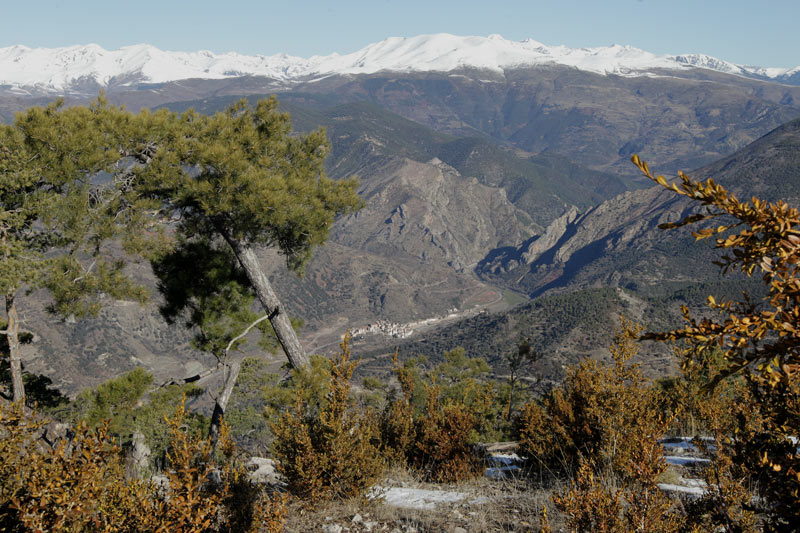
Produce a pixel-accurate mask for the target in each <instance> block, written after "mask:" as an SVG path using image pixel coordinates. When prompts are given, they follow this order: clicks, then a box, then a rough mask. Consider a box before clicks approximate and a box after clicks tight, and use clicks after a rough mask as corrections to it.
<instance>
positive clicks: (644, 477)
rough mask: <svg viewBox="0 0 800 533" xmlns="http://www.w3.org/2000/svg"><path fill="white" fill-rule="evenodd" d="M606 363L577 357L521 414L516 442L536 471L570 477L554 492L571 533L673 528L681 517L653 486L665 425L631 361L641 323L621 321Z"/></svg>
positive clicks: (663, 467)
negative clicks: (551, 468)
mask: <svg viewBox="0 0 800 533" xmlns="http://www.w3.org/2000/svg"><path fill="white" fill-rule="evenodd" d="M620 322H621V325H620V329H619V330H618V331H617V334H616V336H615V338H614V341H613V343H612V345H611V347H610V351H611V356H612V358H613V361H614V362H613V364H611V365H608V364H602V363H598V362H597V361H589V360H585V361H582V362H581V363H580V364H578V365H576V366H573V367H570V368H569V369H568V370H567V378H566V380H565V381H564V383H563V384H562V385H560V386H559V387H557V388H556V389H554V390H553V391H552V392H551V394H550V395H549V396H548V397H546V398H545V399H544V401H543V402H542V403H541V404H528V405H526V406H525V408H524V410H523V413H522V417H521V418H522V422H521V435H520V443H521V447H522V450H523V452H524V453H527V454H530V455H531V456H532V457H533V458H534V459H535V460H536V461H538V465H539V467H540V468H546V467H549V466H550V465H551V464H553V463H556V464H555V470H556V471H559V472H561V473H563V472H566V473H568V474H572V473H573V472H574V473H575V474H574V477H572V479H571V480H570V483H569V485H568V486H567V487H565V488H564V489H563V490H561V491H559V492H558V493H556V494H555V495H554V496H553V502H554V503H555V505H556V507H557V508H558V509H559V510H561V511H562V512H563V513H565V515H566V521H567V526H568V528H569V529H570V530H571V531H581V532H584V531H585V532H589V531H609V532H610V531H662V532H672V531H678V529H679V527H680V526H681V524H682V519H681V517H680V515H679V514H678V513H677V511H676V510H675V509H674V505H673V502H672V501H670V500H669V499H668V498H667V497H666V496H665V495H664V494H663V493H662V492H661V491H660V490H659V489H658V479H659V477H660V476H661V475H662V474H663V473H664V472H665V470H666V463H665V462H664V459H663V457H662V454H663V450H662V446H661V444H660V443H659V440H658V439H659V438H660V437H661V436H662V435H663V434H664V432H665V431H666V429H667V428H668V427H669V426H670V424H671V423H672V417H671V416H664V414H663V413H662V412H661V411H660V410H659V408H658V407H659V404H658V401H657V399H658V398H657V395H656V394H655V393H654V391H653V389H652V388H651V387H649V386H648V385H647V384H646V382H645V380H644V378H643V376H642V375H641V373H640V372H639V369H638V366H637V365H631V364H629V360H630V359H631V358H632V357H633V356H634V355H635V354H636V353H637V351H638V344H637V343H636V339H637V338H638V336H639V334H640V332H641V327H640V326H637V325H634V324H632V323H631V322H629V321H627V320H625V319H624V318H622V319H621V320H620Z"/></svg>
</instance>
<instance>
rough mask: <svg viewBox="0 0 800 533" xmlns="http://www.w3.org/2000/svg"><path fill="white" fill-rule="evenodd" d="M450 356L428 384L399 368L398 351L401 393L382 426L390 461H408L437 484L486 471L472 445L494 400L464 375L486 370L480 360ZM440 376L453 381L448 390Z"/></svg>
mask: <svg viewBox="0 0 800 533" xmlns="http://www.w3.org/2000/svg"><path fill="white" fill-rule="evenodd" d="M445 355H446V356H447V357H446V360H445V363H444V364H443V365H439V367H437V369H435V371H434V372H432V373H431V374H430V375H428V378H427V380H424V379H422V378H421V376H420V375H419V373H418V371H415V370H416V369H414V368H413V367H409V366H407V365H404V366H400V365H399V364H398V362H397V353H395V356H394V367H395V375H396V376H397V379H398V381H399V382H400V395H399V396H398V397H397V398H395V399H394V400H393V401H392V402H390V403H389V404H388V405H387V407H386V409H385V410H384V412H383V416H382V417H381V424H380V427H381V446H382V450H383V453H384V454H385V455H386V456H387V458H388V459H389V460H390V461H393V462H405V463H406V464H407V465H408V466H410V467H412V468H413V469H415V470H417V471H418V472H419V473H421V474H422V476H423V477H424V478H425V479H427V480H430V481H437V482H443V481H444V482H452V481H459V480H461V479H466V478H470V477H474V476H476V475H478V474H479V473H480V472H481V470H482V463H481V461H480V460H479V459H478V458H477V457H476V456H475V454H474V453H473V450H472V447H471V444H473V443H474V442H475V441H476V440H477V437H478V434H479V430H480V429H481V427H482V422H484V421H485V420H486V414H487V413H489V412H491V405H492V404H493V402H494V396H493V394H492V388H491V386H488V387H487V386H486V385H485V384H483V383H479V382H477V381H475V380H474V379H473V376H469V377H467V378H464V376H463V372H464V369H465V368H466V372H467V373H477V372H481V371H483V369H482V368H481V367H480V363H479V362H478V363H477V364H475V365H473V364H472V363H469V364H467V365H465V364H464V361H463V360H462V359H463V357H464V355H463V350H454V351H451V352H448V353H447V354H445ZM483 364H485V362H484V363H483ZM439 376H445V379H448V380H449V381H450V386H449V387H448V388H447V389H443V388H442V386H441V385H439V383H438V380H437V378H438V377H439ZM420 387H421V388H422V389H423V391H424V392H423V398H424V400H425V405H424V408H423V409H421V410H419V411H417V410H416V409H415V408H414V399H415V396H416V395H417V394H418V390H419V388H420Z"/></svg>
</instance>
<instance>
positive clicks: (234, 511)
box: [0, 405, 285, 532]
mask: <svg viewBox="0 0 800 533" xmlns="http://www.w3.org/2000/svg"><path fill="white" fill-rule="evenodd" d="M184 416H185V410H184V408H183V405H181V406H180V407H179V409H178V410H177V412H176V413H175V415H174V416H173V417H172V418H171V419H169V420H168V424H169V427H170V431H171V435H172V441H171V445H170V452H169V457H168V459H169V467H168V470H167V478H168V487H166V488H165V489H164V490H161V489H159V488H157V487H156V486H155V485H153V484H152V483H149V482H147V481H141V480H137V479H130V478H127V477H126V476H125V465H124V460H123V456H122V454H121V450H120V448H119V447H118V446H117V444H116V443H115V441H114V440H113V439H112V438H111V437H110V436H109V434H108V422H106V423H103V424H101V425H100V426H99V427H98V428H96V429H89V428H87V426H86V425H85V424H83V425H80V426H78V427H77V428H76V429H75V432H74V435H73V436H72V437H71V438H69V439H66V438H65V439H62V440H60V441H59V442H58V443H57V444H56V445H55V446H54V447H52V448H51V447H50V446H48V445H46V444H44V443H42V442H41V441H40V440H39V437H40V434H41V428H42V426H43V425H44V421H42V420H39V419H38V418H37V417H36V415H35V414H33V415H31V414H24V413H23V412H22V410H21V408H19V407H18V406H14V405H12V406H7V405H0V432H1V433H2V440H0V462H1V464H2V466H0V469H2V475H3V477H2V480H0V497H2V501H0V513H1V514H0V526H2V528H3V530H7V531H79V532H81V531H86V532H89V531H91V532H94V531H108V532H139V531H163V532H166V531H178V532H213V531H280V530H281V529H282V520H283V517H284V515H285V507H284V503H285V500H283V499H281V498H274V499H271V498H268V497H267V496H266V495H265V494H263V493H261V491H257V490H255V489H254V488H253V487H252V486H248V489H249V490H250V491H251V494H254V497H252V498H251V500H250V503H252V504H253V505H251V506H250V507H249V508H248V509H250V510H252V511H250V512H247V513H242V510H241V508H240V507H235V506H233V505H232V504H234V503H239V504H241V503H242V499H241V498H239V497H236V496H237V494H236V490H237V486H238V487H239V489H238V490H241V489H242V487H244V486H245V485H244V481H245V480H244V479H243V477H242V476H243V475H244V470H243V469H242V468H241V467H240V466H239V465H237V464H236V463H235V461H227V462H225V463H224V464H222V465H220V466H217V465H216V464H215V463H214V462H213V461H212V457H211V452H210V445H209V444H208V441H207V440H206V439H201V438H199V437H197V436H194V435H191V434H190V433H189V432H187V431H185V428H184V427H183V419H184ZM222 446H223V447H226V446H228V450H229V451H231V450H232V448H230V446H229V445H228V444H227V443H226V442H223V444H222ZM212 472H214V473H218V474H219V480H220V481H219V482H218V483H212V482H211V479H212V476H211V474H212ZM246 503H247V502H246ZM234 519H237V520H234Z"/></svg>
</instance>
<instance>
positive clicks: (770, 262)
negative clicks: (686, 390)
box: [632, 156, 800, 531]
mask: <svg viewBox="0 0 800 533" xmlns="http://www.w3.org/2000/svg"><path fill="white" fill-rule="evenodd" d="M632 160H633V162H634V164H636V165H637V166H638V167H639V169H640V170H641V171H642V173H643V174H644V175H645V176H647V177H648V178H649V179H651V180H653V181H654V182H656V183H658V184H659V185H661V186H662V187H665V188H666V189H668V190H671V191H672V192H674V193H676V194H678V195H681V196H685V197H688V198H690V199H692V200H693V201H695V202H698V203H699V204H700V205H702V206H704V209H703V211H702V212H698V213H695V214H692V215H689V216H687V217H686V218H684V219H683V220H681V221H678V222H674V223H669V224H663V225H662V226H661V227H662V228H664V229H669V228H675V227H680V226H686V225H690V224H697V223H699V222H703V221H709V220H715V221H718V222H719V225H716V226H712V227H706V228H702V229H699V230H697V231H696V232H695V233H694V236H695V238H696V239H704V238H708V237H712V236H715V235H718V236H719V237H717V239H716V247H717V248H719V249H721V250H725V251H726V252H727V253H726V254H725V255H723V256H722V258H721V259H720V260H719V261H717V262H716V263H717V264H718V265H719V266H720V267H721V270H722V272H723V274H725V273H729V272H731V271H736V270H738V271H740V272H742V273H744V274H745V275H746V276H748V277H749V276H752V275H753V274H754V273H756V271H758V272H760V273H761V277H762V279H763V282H764V285H765V287H766V288H767V290H768V294H767V296H766V297H765V298H763V300H761V301H754V300H753V299H751V298H750V297H749V296H748V295H746V294H745V295H743V298H742V299H741V300H740V301H720V302H718V301H716V299H715V298H714V297H713V296H709V297H708V306H709V308H710V309H711V310H712V311H714V312H715V314H716V316H713V315H710V316H708V317H706V318H703V319H699V320H698V319H696V318H694V317H692V315H691V313H690V312H689V310H688V308H686V307H684V308H683V309H682V310H683V314H684V319H685V324H684V327H682V328H680V329H676V330H673V331H669V332H664V333H658V334H652V335H650V338H653V339H657V340H667V341H674V340H684V341H686V342H687V343H688V344H689V345H690V347H691V348H692V349H691V350H688V351H687V352H686V358H685V359H684V366H688V365H692V364H694V363H695V362H696V361H697V360H698V358H705V357H707V356H708V354H709V353H711V352H713V351H721V352H722V361H721V363H722V364H721V370H720V372H719V373H718V375H717V376H715V377H714V379H713V380H712V381H711V384H710V385H709V388H710V387H713V386H714V385H716V384H718V383H721V382H723V381H724V380H726V379H729V378H730V377H738V379H741V380H742V381H743V382H744V384H745V386H746V389H747V391H748V394H749V400H748V401H747V403H746V404H744V405H743V408H740V407H741V406H742V404H739V406H736V405H734V410H733V411H731V414H732V415H733V416H732V417H731V418H732V420H733V425H732V428H731V429H730V430H728V431H723V432H721V434H719V435H717V437H718V439H717V448H718V449H717V451H716V461H715V464H718V465H721V466H723V468H721V469H720V470H719V472H717V473H714V472H710V473H711V474H713V477H717V478H718V479H719V481H718V482H717V488H718V490H716V491H709V495H708V497H707V498H706V499H707V500H710V501H708V502H707V503H708V505H709V506H710V507H709V510H710V514H709V516H715V517H716V518H715V519H714V520H716V521H715V522H714V525H715V526H719V527H725V528H728V529H730V528H733V527H741V528H742V529H745V528H747V527H750V526H749V524H750V523H751V516H750V513H748V512H744V513H742V512H741V511H742V508H743V507H749V508H751V510H756V511H757V512H759V513H760V514H761V515H762V517H763V518H764V520H765V524H764V525H765V528H766V529H768V530H774V531H797V530H798V528H800V451H798V442H797V438H798V428H800V328H799V327H798V323H800V211H798V210H797V209H796V208H794V207H789V206H788V205H787V204H786V203H784V202H783V201H777V202H775V203H768V202H765V201H763V200H760V199H758V198H755V197H753V198H752V199H751V200H750V201H741V200H739V199H738V198H737V197H736V196H735V195H733V194H731V193H730V192H728V191H727V190H726V189H725V188H724V187H722V186H721V185H719V184H717V183H715V182H714V181H713V180H712V179H708V180H706V181H705V182H698V181H695V180H693V179H691V178H689V177H688V176H687V175H686V174H684V173H682V172H679V173H678V178H679V182H677V183H669V182H668V181H667V180H666V178H664V177H663V176H656V175H654V174H653V173H652V172H651V171H650V169H649V168H648V166H647V163H645V162H644V161H642V160H641V159H639V157H638V156H633V157H632ZM725 234H727V235H725ZM725 464H729V465H730V468H727V467H724V465H725ZM731 476H733V477H731ZM747 486H752V487H755V488H756V489H757V490H756V495H757V496H758V497H757V498H754V499H750V500H749V501H748V499H747V496H746V494H745V493H743V492H742V491H741V489H742V488H744V487H747ZM725 487H729V488H731V489H732V490H733V491H734V492H733V493H732V494H729V495H726V494H724V493H723V492H722V489H723V488H725ZM743 498H744V500H743ZM732 502H737V503H736V504H735V505H731V503H732ZM744 510H745V511H747V509H744ZM737 515H741V516H737ZM740 518H741V519H742V520H743V523H742V524H737V520H739V519H740Z"/></svg>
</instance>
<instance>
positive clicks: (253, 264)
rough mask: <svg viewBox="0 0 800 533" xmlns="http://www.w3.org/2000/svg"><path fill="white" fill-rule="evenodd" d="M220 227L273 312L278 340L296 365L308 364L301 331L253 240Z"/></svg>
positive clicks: (259, 296) (273, 322)
mask: <svg viewBox="0 0 800 533" xmlns="http://www.w3.org/2000/svg"><path fill="white" fill-rule="evenodd" d="M217 229H218V230H219V231H220V233H221V234H222V236H223V237H224V238H225V240H226V241H227V242H228V244H229V245H230V246H231V248H233V253H234V254H236V259H238V260H239V264H241V265H242V268H243V269H244V271H245V273H246V274H247V279H249V280H250V283H251V284H252V285H253V288H254V289H255V291H256V295H258V299H259V300H260V301H261V305H262V306H263V307H264V311H265V312H266V313H267V314H268V315H269V322H270V324H272V328H273V329H274V330H275V336H276V337H278V342H279V343H280V344H281V347H282V348H283V351H284V353H285V354H286V357H287V358H288V359H289V364H290V365H292V367H293V368H301V367H304V366H308V355H307V354H306V352H305V350H303V347H302V346H301V345H300V340H299V339H298V338H297V333H295V331H294V328H293V327H292V323H291V322H290V321H289V315H288V314H286V311H284V309H283V308H282V307H281V302H280V300H278V296H277V295H276V294H275V291H273V290H272V285H271V284H270V282H269V278H267V275H266V274H265V273H264V271H263V270H262V269H261V264H260V263H259V262H258V258H257V257H256V253H255V251H254V250H253V248H252V247H251V246H250V245H249V244H247V243H243V242H239V241H238V240H236V239H233V238H231V237H230V236H229V235H228V234H227V232H226V231H224V230H222V229H221V228H219V227H217Z"/></svg>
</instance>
